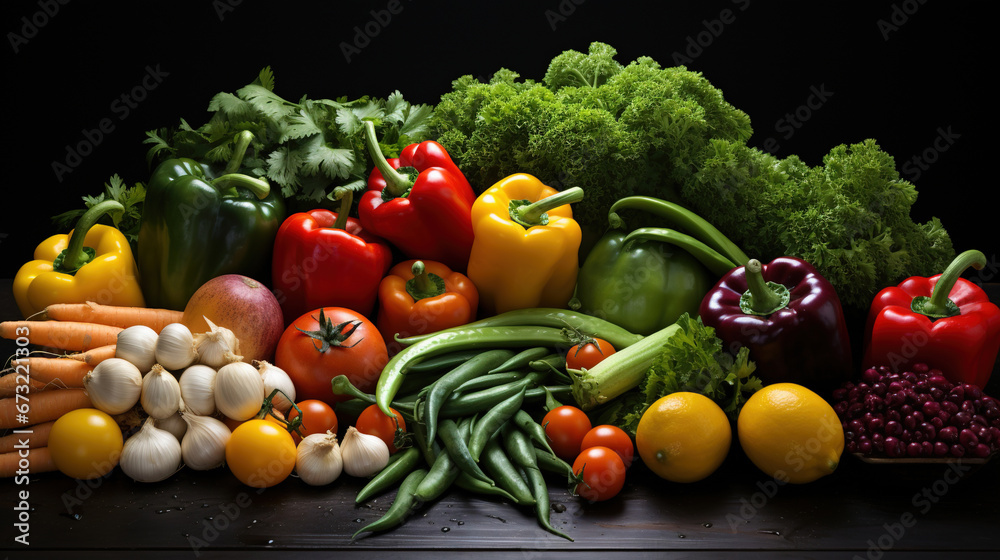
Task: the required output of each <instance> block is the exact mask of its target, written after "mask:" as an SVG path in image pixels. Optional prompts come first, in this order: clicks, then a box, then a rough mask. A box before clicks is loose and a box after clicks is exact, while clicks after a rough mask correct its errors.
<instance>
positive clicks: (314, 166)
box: [145, 67, 433, 205]
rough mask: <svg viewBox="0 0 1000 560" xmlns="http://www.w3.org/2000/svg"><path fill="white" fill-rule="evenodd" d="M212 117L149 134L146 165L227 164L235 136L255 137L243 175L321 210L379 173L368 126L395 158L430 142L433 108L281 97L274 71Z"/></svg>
mask: <svg viewBox="0 0 1000 560" xmlns="http://www.w3.org/2000/svg"><path fill="white" fill-rule="evenodd" d="M208 110H209V111H211V112H212V116H211V117H210V118H209V119H208V122H206V123H205V124H203V125H201V126H200V127H198V128H194V127H192V126H191V125H190V124H188V122H187V121H185V120H184V119H181V120H180V123H179V124H178V125H177V126H176V127H172V128H160V129H157V130H152V131H149V132H147V133H146V136H147V138H146V140H145V143H147V144H150V145H151V146H150V148H149V150H148V152H147V160H148V161H149V162H150V164H152V163H153V162H154V161H155V160H158V159H163V158H168V157H189V158H193V159H196V160H199V161H202V162H204V163H209V164H219V165H224V164H225V162H227V161H228V160H229V157H230V155H231V154H232V149H233V146H234V140H233V139H234V137H235V135H236V134H237V133H238V132H240V131H242V130H249V131H250V132H252V133H253V135H254V141H253V142H252V143H251V150H252V153H248V156H247V157H246V158H245V159H244V164H243V165H244V169H243V170H242V171H243V172H244V173H248V174H249V175H252V176H256V177H267V178H268V179H269V180H270V181H272V182H273V183H276V184H277V185H279V186H280V187H281V193H282V195H283V196H284V197H285V198H286V199H287V200H292V199H294V200H298V201H301V202H303V203H304V204H306V205H317V204H320V203H322V202H323V201H324V199H329V200H332V198H333V197H332V193H333V190H334V188H336V187H344V188H347V189H350V190H353V191H362V190H364V189H365V186H366V183H367V178H368V173H369V172H370V171H371V169H372V168H373V167H374V164H373V163H372V161H371V158H370V156H369V155H368V150H367V148H366V147H365V143H364V136H363V124H362V123H363V122H364V121H366V120H370V121H372V122H373V123H374V124H375V128H376V132H377V135H378V137H379V139H380V140H379V144H380V147H381V148H382V153H384V154H385V155H386V157H390V158H391V157H396V156H397V155H398V154H399V152H400V151H401V150H402V149H403V148H404V147H406V146H407V145H409V144H412V143H415V142H420V141H423V140H425V139H427V138H428V127H427V123H428V120H429V119H430V117H431V116H432V114H433V108H432V107H431V106H429V105H412V104H410V103H409V102H407V101H406V100H405V99H403V95H402V94H401V93H400V92H399V91H395V92H393V93H392V94H391V95H389V96H388V97H387V98H385V99H377V98H371V97H368V96H365V97H361V98H359V99H354V100H347V99H346V98H343V97H341V98H338V99H336V100H331V99H310V98H308V97H307V96H305V95H304V96H302V97H301V98H300V99H299V100H298V101H290V100H287V99H284V98H282V97H281V96H279V95H278V94H277V93H275V91H274V74H273V73H272V72H271V68H270V67H266V68H264V69H263V70H261V72H260V74H259V75H258V76H257V78H256V79H255V80H254V81H253V82H252V83H250V84H248V85H246V86H244V87H242V88H240V89H238V90H236V92H235V93H228V92H221V93H218V94H216V95H215V96H214V97H212V99H211V101H210V102H209V104H208Z"/></svg>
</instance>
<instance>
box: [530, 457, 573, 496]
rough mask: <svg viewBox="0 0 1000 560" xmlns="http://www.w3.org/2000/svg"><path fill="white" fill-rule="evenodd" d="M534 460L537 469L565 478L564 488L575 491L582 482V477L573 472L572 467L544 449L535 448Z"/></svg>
mask: <svg viewBox="0 0 1000 560" xmlns="http://www.w3.org/2000/svg"><path fill="white" fill-rule="evenodd" d="M534 452H535V460H536V462H537V463H538V468H539V469H541V470H543V471H547V472H551V473H555V474H561V475H565V476H566V486H567V487H568V488H571V489H573V491H574V492H575V491H576V486H577V485H578V484H580V483H581V482H583V476H582V475H580V474H577V473H575V472H573V466H572V465H570V464H569V463H567V462H566V461H563V460H562V459H560V458H559V457H557V456H556V455H555V454H554V453H549V452H548V451H546V450H545V449H540V448H538V447H535V449H534Z"/></svg>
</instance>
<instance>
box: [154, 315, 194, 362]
mask: <svg viewBox="0 0 1000 560" xmlns="http://www.w3.org/2000/svg"><path fill="white" fill-rule="evenodd" d="M155 355H156V361H157V362H158V363H159V364H160V365H162V366H163V367H165V368H167V369H169V370H171V371H178V370H182V369H184V368H186V367H188V366H189V365H191V364H193V363H195V361H196V360H197V359H198V351H197V350H195V347H194V335H193V334H191V330H190V329H188V328H187V327H186V326H184V324H183V323H170V324H169V325H167V326H165V327H163V329H162V330H160V334H159V335H158V336H157V337H156V352H155Z"/></svg>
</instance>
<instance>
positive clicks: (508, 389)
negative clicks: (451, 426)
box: [440, 372, 545, 418]
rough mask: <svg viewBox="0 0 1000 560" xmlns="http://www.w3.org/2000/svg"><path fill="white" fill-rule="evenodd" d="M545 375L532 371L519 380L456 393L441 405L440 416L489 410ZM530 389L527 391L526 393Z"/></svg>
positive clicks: (457, 415) (451, 416)
mask: <svg viewBox="0 0 1000 560" xmlns="http://www.w3.org/2000/svg"><path fill="white" fill-rule="evenodd" d="M544 377H545V374H544V373H542V372H532V373H529V374H528V375H526V376H524V377H523V378H522V379H519V380H518V381H512V382H510V383H504V384H503V385H497V386H495V387H490V388H488V389H482V390H479V391H474V392H472V393H466V394H464V395H455V396H453V397H450V398H449V399H448V400H447V401H446V402H445V403H444V405H443V406H442V407H441V412H440V416H441V417H442V418H461V417H463V416H469V415H470V414H475V413H477V412H483V411H486V410H489V409H490V408H492V407H494V406H496V405H497V404H498V403H500V402H502V401H504V400H506V399H509V398H510V397H513V396H514V395H516V394H518V393H520V392H521V390H522V389H524V388H527V389H528V391H530V390H531V388H532V387H533V386H534V385H537V384H538V383H539V382H540V381H541V380H542V379H543V378H544ZM528 391H525V394H526V395H527V392H528Z"/></svg>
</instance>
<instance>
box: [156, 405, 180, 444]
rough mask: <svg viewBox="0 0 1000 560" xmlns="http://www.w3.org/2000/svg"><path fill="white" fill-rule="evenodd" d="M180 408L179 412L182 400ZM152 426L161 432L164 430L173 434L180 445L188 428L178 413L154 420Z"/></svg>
mask: <svg viewBox="0 0 1000 560" xmlns="http://www.w3.org/2000/svg"><path fill="white" fill-rule="evenodd" d="M180 408H181V410H183V408H184V401H183V400H181V405H180ZM153 425H154V426H156V427H157V428H159V429H161V430H166V431H168V432H170V433H171V434H173V436H174V437H175V438H177V443H180V441H181V440H182V439H184V433H185V432H187V428H188V425H187V422H185V421H184V419H183V418H181V413H180V411H178V412H176V413H174V414H171V415H170V416H168V417H166V418H154V419H153Z"/></svg>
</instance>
